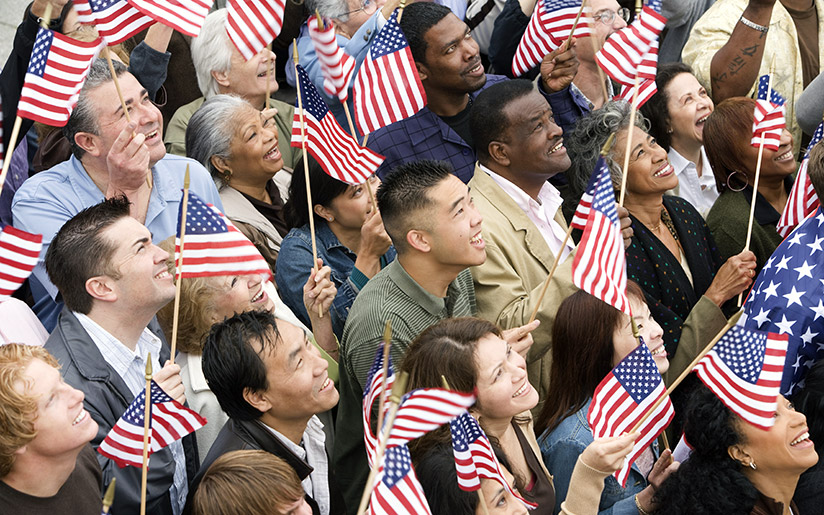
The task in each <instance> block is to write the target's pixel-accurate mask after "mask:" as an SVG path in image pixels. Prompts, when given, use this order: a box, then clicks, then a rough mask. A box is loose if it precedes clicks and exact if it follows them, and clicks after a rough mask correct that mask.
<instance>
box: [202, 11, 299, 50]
mask: <svg viewBox="0 0 824 515" xmlns="http://www.w3.org/2000/svg"><path fill="white" fill-rule="evenodd" d="M227 8H228V11H229V12H228V15H227V16H226V32H227V33H228V34H229V39H230V40H231V41H232V43H233V44H234V45H235V47H236V48H237V50H238V52H240V55H242V56H243V58H244V59H246V60H247V61H248V60H249V59H251V58H252V57H254V56H255V55H257V54H258V52H260V51H261V50H263V49H264V48H265V47H266V45H268V44H269V43H271V42H272V41H273V40H274V39H275V38H276V37H278V34H280V30H281V29H282V28H283V11H284V9H285V8H286V2H285V0H271V1H268V0H229V2H228V5H227ZM201 24H202V22H201Z"/></svg>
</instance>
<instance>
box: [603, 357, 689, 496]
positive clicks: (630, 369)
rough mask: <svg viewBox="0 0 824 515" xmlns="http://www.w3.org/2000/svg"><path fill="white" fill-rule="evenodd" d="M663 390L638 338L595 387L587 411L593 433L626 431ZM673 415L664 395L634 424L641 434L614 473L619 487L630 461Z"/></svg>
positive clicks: (617, 433) (627, 470)
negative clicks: (651, 411) (651, 410)
mask: <svg viewBox="0 0 824 515" xmlns="http://www.w3.org/2000/svg"><path fill="white" fill-rule="evenodd" d="M666 392H667V391H666V388H665V387H664V381H663V380H662V379H661V374H660V372H658V366H657V365H656V364H655V361H654V360H653V359H652V354H650V352H649V348H648V347H647V346H646V345H645V344H644V343H643V342H642V343H641V344H640V345H639V346H638V347H636V348H635V349H634V350H633V351H632V352H630V353H629V354H627V356H626V357H625V358H624V359H622V360H621V362H620V363H618V364H617V365H615V368H613V369H612V371H611V372H610V373H609V374H607V376H606V377H605V378H604V379H603V380H601V383H600V384H599V385H598V387H597V388H596V389H595V393H594V394H593V396H592V403H591V404H590V406H589V414H588V415H587V421H588V422H589V427H590V428H592V434H593V436H594V437H595V438H606V437H612V436H620V435H622V434H624V433H626V432H627V431H629V430H630V429H632V428H633V427H634V426H635V424H636V423H638V422H639V421H640V420H641V418H642V417H643V416H644V415H645V414H646V412H647V411H648V410H649V409H650V408H651V407H652V405H653V404H655V402H656V401H657V400H658V399H659V398H661V397H663V396H666ZM674 416H675V410H673V408H672V402H671V401H670V399H669V397H666V399H664V401H663V402H662V403H661V404H660V405H659V406H658V407H657V408H656V409H655V411H653V413H652V414H651V415H650V416H649V417H647V419H646V420H645V421H644V423H643V424H642V425H641V427H640V428H638V432H639V433H640V435H641V436H639V437H638V439H637V440H636V441H635V445H634V446H633V447H632V451H631V452H630V455H629V458H628V459H627V460H626V461H625V462H624V466H623V467H621V470H618V471H617V472H615V474H614V475H615V478H616V479H617V480H618V482H619V483H621V486H622V487H624V486H625V485H626V482H627V478H628V477H629V470H630V467H631V466H632V463H633V462H634V461H635V460H636V459H637V458H638V456H640V455H641V453H643V452H644V449H646V448H647V447H648V446H649V445H650V444H652V442H653V441H655V439H656V438H658V435H659V434H661V431H663V430H664V429H665V428H666V427H667V426H668V425H669V423H670V422H671V421H672V418H673V417H674Z"/></svg>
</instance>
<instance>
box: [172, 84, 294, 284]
mask: <svg viewBox="0 0 824 515" xmlns="http://www.w3.org/2000/svg"><path fill="white" fill-rule="evenodd" d="M275 114H276V110H274V109H270V110H266V111H262V112H261V111H258V110H256V109H255V108H253V107H252V106H251V104H249V103H248V102H246V101H245V100H243V99H242V98H240V97H237V96H234V95H216V96H213V97H212V98H210V99H209V100H207V101H206V102H205V103H204V104H203V105H202V106H201V107H200V109H198V110H197V112H196V113H195V114H194V115H193V116H192V118H191V119H190V120H189V125H188V127H187V128H186V151H187V154H188V155H189V157H191V158H192V159H195V160H197V161H200V163H202V164H203V166H205V167H206V168H207V169H208V170H209V172H211V174H212V176H213V177H214V178H215V180H216V182H218V184H219V185H220V187H219V192H220V199H221V201H222V202H223V207H224V209H225V212H226V216H228V217H229V218H230V219H231V220H232V222H234V223H235V225H236V226H237V227H238V229H240V231H241V232H242V233H243V234H245V235H246V237H247V238H249V239H250V240H251V241H252V243H254V244H255V246H256V247H257V249H258V250H259V251H260V253H261V254H262V255H263V257H264V258H266V261H267V262H268V263H269V266H270V268H272V270H273V271H274V269H275V261H276V260H277V254H278V252H279V251H280V243H281V241H282V240H283V237H284V236H285V235H286V233H287V232H289V228H288V227H287V225H286V222H285V221H284V218H283V199H282V198H281V194H280V192H279V190H278V187H277V185H276V184H275V182H274V181H273V180H272V179H273V178H274V176H275V174H276V173H278V172H279V171H280V170H281V169H282V168H283V156H282V155H281V153H280V150H279V149H278V138H279V137H280V136H281V135H279V134H278V130H277V127H276V126H275V124H274V122H273V119H272V117H273V116H274V115H275ZM283 137H288V135H284V136H283Z"/></svg>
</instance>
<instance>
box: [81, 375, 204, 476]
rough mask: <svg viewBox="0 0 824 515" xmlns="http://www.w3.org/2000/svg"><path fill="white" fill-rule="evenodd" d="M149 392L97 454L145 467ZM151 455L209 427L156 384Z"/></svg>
mask: <svg viewBox="0 0 824 515" xmlns="http://www.w3.org/2000/svg"><path fill="white" fill-rule="evenodd" d="M145 407H146V391H145V390H143V391H142V392H140V393H139V394H138V395H137V397H135V398H134V400H133V401H132V403H131V404H130V405H129V407H128V408H126V412H125V413H124V414H123V416H122V417H120V420H118V421H117V423H116V424H115V425H114V427H112V429H111V431H109V434H108V435H106V438H104V439H103V441H102V442H101V443H100V446H99V447H98V448H97V452H99V453H100V454H102V455H103V456H106V457H107V458H111V459H112V460H113V461H114V462H115V463H117V465H118V466H119V467H121V468H123V467H125V466H126V465H131V466H133V467H142V466H143V422H144V421H145V418H144V414H145V411H144V410H145ZM149 418H150V422H149V430H150V431H151V432H150V433H149V445H150V448H149V455H150V456H151V455H152V454H153V453H155V452H157V451H159V450H161V449H163V448H164V447H166V446H167V445H169V444H170V443H172V442H174V441H176V440H180V439H181V438H183V437H184V436H186V435H188V434H189V433H191V432H193V431H197V430H198V429H200V428H201V427H203V426H205V425H206V419H205V418H203V417H202V416H200V414H198V413H197V412H196V411H193V410H190V409H189V408H187V407H186V406H183V405H182V404H180V403H179V402H177V401H176V400H174V399H172V398H171V397H169V396H168V395H167V394H166V392H164V391H163V389H162V388H160V386H158V385H157V383H155V382H154V381H152V387H151V399H150V405H149Z"/></svg>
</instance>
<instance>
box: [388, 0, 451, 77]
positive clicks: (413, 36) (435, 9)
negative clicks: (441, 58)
mask: <svg viewBox="0 0 824 515" xmlns="http://www.w3.org/2000/svg"><path fill="white" fill-rule="evenodd" d="M403 11H404V12H403V16H402V17H401V21H400V26H401V30H402V31H403V35H404V36H406V41H408V42H409V50H411V51H412V58H413V59H415V62H418V63H424V64H426V47H427V45H426V40H425V39H424V36H425V35H426V33H427V32H428V31H429V29H431V28H432V27H434V26H435V25H437V24H438V23H439V22H440V21H441V20H442V19H444V18H446V17H447V16H448V15H449V14H450V13H451V12H452V11H451V10H450V9H449V7H446V6H443V5H440V4H436V3H434V2H414V3H411V4H409V5H407V6H406V7H404V8H403Z"/></svg>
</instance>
